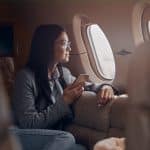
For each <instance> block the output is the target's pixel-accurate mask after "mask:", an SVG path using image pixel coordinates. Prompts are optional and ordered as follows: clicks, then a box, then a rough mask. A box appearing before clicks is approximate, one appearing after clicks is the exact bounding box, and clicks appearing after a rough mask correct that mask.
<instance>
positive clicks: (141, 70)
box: [127, 42, 150, 150]
mask: <svg viewBox="0 0 150 150" xmlns="http://www.w3.org/2000/svg"><path fill="white" fill-rule="evenodd" d="M128 89H129V91H128V92H129V101H130V105H129V110H128V119H129V120H128V121H127V150H149V149H150V142H149V141H150V140H149V139H150V42H145V43H143V44H142V45H140V46H139V47H138V48H137V49H136V50H135V51H134V54H133V57H132V59H131V63H130V68H129V80H128Z"/></svg>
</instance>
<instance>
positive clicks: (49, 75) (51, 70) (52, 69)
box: [48, 64, 57, 79]
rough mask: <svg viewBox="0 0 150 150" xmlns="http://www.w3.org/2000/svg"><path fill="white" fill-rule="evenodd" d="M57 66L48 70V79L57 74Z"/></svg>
mask: <svg viewBox="0 0 150 150" xmlns="http://www.w3.org/2000/svg"><path fill="white" fill-rule="evenodd" d="M56 67H57V64H54V65H53V66H52V67H49V68H48V78H49V79H50V78H51V76H52V74H53V73H54V72H55V70H56Z"/></svg>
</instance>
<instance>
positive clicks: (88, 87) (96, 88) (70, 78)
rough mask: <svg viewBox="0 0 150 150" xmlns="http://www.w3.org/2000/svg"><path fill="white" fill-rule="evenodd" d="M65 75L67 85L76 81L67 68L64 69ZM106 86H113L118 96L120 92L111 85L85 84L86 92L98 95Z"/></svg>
mask: <svg viewBox="0 0 150 150" xmlns="http://www.w3.org/2000/svg"><path fill="white" fill-rule="evenodd" d="M63 74H64V79H65V81H66V84H67V85H69V84H72V83H73V82H74V81H75V79H76V77H75V76H73V75H72V74H71V72H70V70H69V69H68V68H66V67H63ZM104 85H109V86H111V87H112V88H113V90H114V94H118V90H117V89H116V88H115V87H114V86H112V85H111V84H107V83H92V82H86V83H85V91H92V92H95V93H97V92H98V91H99V90H100V89H101V88H102V87H103V86H104Z"/></svg>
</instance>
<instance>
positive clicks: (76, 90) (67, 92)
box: [63, 83, 84, 104]
mask: <svg viewBox="0 0 150 150" xmlns="http://www.w3.org/2000/svg"><path fill="white" fill-rule="evenodd" d="M83 91H84V83H79V84H77V85H69V86H68V87H67V88H65V89H64V94H63V99H64V101H65V102H66V103H67V104H72V103H73V102H74V101H75V100H77V98H79V97H80V96H81V94H82V92H83Z"/></svg>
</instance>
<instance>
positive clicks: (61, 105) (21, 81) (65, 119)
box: [13, 24, 114, 150]
mask: <svg viewBox="0 0 150 150" xmlns="http://www.w3.org/2000/svg"><path fill="white" fill-rule="evenodd" d="M70 51H71V48H70V42H69V38H68V35H67V33H66V31H65V30H64V29H63V28H62V27H61V26H59V25H55V24H51V25H42V26H40V27H38V28H37V30H36V31H35V33H34V36H33V39H32V44H31V51H30V56H29V60H28V63H27V64H26V66H25V68H24V69H22V70H21V71H20V72H19V73H18V74H17V77H16V81H15V86H14V96H13V111H14V116H15V121H16V125H17V126H19V128H24V129H25V128H28V129H34V130H32V133H33V132H34V131H35V129H36V131H37V132H39V130H37V129H49V130H42V132H44V133H43V134H46V133H47V134H50V136H49V138H48V139H49V140H47V139H46V141H47V143H48V144H46V145H48V146H47V147H49V149H52V150H55V149H58V148H59V147H60V146H61V149H62V150H66V149H73V148H72V147H76V148H75V149H76V150H78V149H80V148H81V147H80V148H79V146H78V145H76V144H75V140H74V137H73V136H72V135H71V134H70V133H67V132H65V131H61V130H63V127H64V125H66V124H68V123H69V122H71V121H72V119H73V115H72V110H71V108H70V106H71V104H72V103H73V102H75V101H76V100H77V98H78V97H79V96H81V94H82V92H83V91H84V90H91V91H95V92H97V95H98V97H99V101H98V104H102V105H104V104H106V103H107V102H108V101H109V100H111V99H112V97H113V96H114V91H113V89H112V87H111V86H109V85H99V86H95V85H94V84H92V83H91V84H89V85H88V86H84V83H79V84H76V85H73V84H72V83H73V82H74V80H75V77H74V76H72V75H71V73H70V71H69V70H68V69H67V68H65V67H62V65H61V64H62V63H64V62H68V61H69V58H70V55H69V53H70ZM29 132H30V131H29ZM30 139H31V138H30ZM32 139H33V138H32ZM32 139H31V140H32ZM51 139H52V140H51ZM58 139H59V140H58ZM41 140H42V139H41ZM42 141H43V140H42ZM63 143H66V144H63ZM35 144H40V143H37V142H36V143H35ZM41 145H42V144H41ZM41 145H40V146H41ZM36 146H37V145H36ZM81 149H82V148H81Z"/></svg>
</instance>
